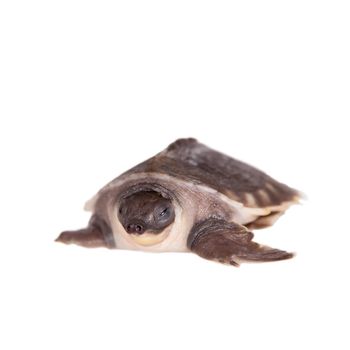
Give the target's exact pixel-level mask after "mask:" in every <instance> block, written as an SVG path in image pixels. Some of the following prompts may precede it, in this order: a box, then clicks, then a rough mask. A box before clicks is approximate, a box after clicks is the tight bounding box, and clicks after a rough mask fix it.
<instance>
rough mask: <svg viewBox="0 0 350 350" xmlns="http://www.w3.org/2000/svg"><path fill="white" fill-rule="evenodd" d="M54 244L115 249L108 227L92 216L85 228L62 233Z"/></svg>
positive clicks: (102, 221)
mask: <svg viewBox="0 0 350 350" xmlns="http://www.w3.org/2000/svg"><path fill="white" fill-rule="evenodd" d="M56 242H61V243H65V244H77V245H81V246H83V247H87V248H97V247H106V248H115V242H114V238H113V234H112V231H111V229H110V227H109V225H108V224H107V223H106V222H105V221H104V220H102V219H100V218H99V217H98V216H96V215H93V216H92V217H91V219H90V222H89V224H88V226H87V227H86V228H83V229H81V230H76V231H64V232H62V233H61V234H60V235H59V236H58V237H57V238H56Z"/></svg>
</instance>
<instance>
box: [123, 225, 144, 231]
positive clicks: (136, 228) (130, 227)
mask: <svg viewBox="0 0 350 350" xmlns="http://www.w3.org/2000/svg"><path fill="white" fill-rule="evenodd" d="M126 231H127V232H128V233H143V231H144V228H143V226H142V225H140V224H128V225H127V226H126Z"/></svg>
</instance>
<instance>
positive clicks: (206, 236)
mask: <svg viewBox="0 0 350 350" xmlns="http://www.w3.org/2000/svg"><path fill="white" fill-rule="evenodd" d="M137 174H140V176H141V177H140V176H137ZM151 174H153V175H151ZM154 174H156V175H157V176H159V177H157V176H156V177H154ZM135 176H136V179H137V180H135ZM161 176H163V177H164V176H166V177H167V180H166V181H165V180H164V179H162V177H161ZM132 177H133V179H134V180H130V179H131V178H132ZM169 179H170V180H169ZM135 181H136V182H135ZM181 181H182V182H181ZM179 183H182V185H181V186H183V188H179V187H180V185H179ZM184 184H186V185H184ZM201 185H202V186H203V187H201ZM191 186H195V187H191ZM167 187H169V188H167ZM171 187H172V188H171ZM200 188H203V191H204V192H203V193H201V196H199V197H198V193H197V194H195V191H194V189H196V191H199V189H200ZM204 188H206V189H212V190H213V192H210V193H211V194H210V195H209V193H207V192H205V191H206V190H204ZM214 190H216V191H217V192H215V191H214ZM201 191H202V190H201ZM184 193H186V196H187V197H188V198H187V197H186V198H187V199H186V201H187V202H186V203H192V200H193V205H190V206H188V204H187V206H185V207H186V208H187V209H186V210H187V211H188V212H190V213H192V212H193V214H191V218H192V220H191V221H190V222H191V224H190V226H189V229H188V231H186V232H185V231H183V232H184V233H185V234H186V236H184V238H186V240H187V248H186V249H189V250H191V251H192V252H194V253H196V254H198V255H199V256H201V257H203V258H205V259H209V260H215V261H219V262H221V263H226V264H231V265H235V266H238V265H239V262H240V261H275V260H283V259H289V258H291V257H292V256H293V254H291V253H288V252H285V251H283V250H278V249H274V248H270V247H267V246H262V245H259V244H258V243H256V242H253V241H252V239H253V237H254V236H253V233H252V232H250V231H249V229H252V228H262V227H267V226H270V225H272V224H273V222H274V220H276V219H277V218H278V217H279V216H280V215H282V214H283V213H284V211H285V210H286V208H288V206H289V205H291V204H292V203H295V202H297V200H298V197H299V193H298V192H297V191H296V190H294V189H292V188H290V187H288V186H286V185H284V184H282V183H280V182H278V181H276V180H274V179H272V178H271V177H270V176H268V175H266V174H265V173H263V172H262V171H260V170H258V169H256V168H254V167H252V166H250V165H248V164H245V163H243V162H240V161H238V160H236V159H233V158H231V157H229V156H226V155H224V154H222V153H220V152H217V151H214V150H212V149H210V148H209V147H207V146H205V145H203V144H200V143H198V142H197V141H196V140H195V139H180V140H177V141H175V142H174V143H172V144H171V145H169V146H168V147H167V148H166V149H165V150H164V151H163V152H161V153H159V154H157V155H156V156H154V157H153V158H150V159H149V160H147V161H145V162H143V163H141V164H139V165H137V166H136V167H134V168H132V169H130V170H129V171H127V172H125V173H124V174H122V175H121V176H119V177H118V178H116V179H115V180H113V181H112V182H111V183H110V184H108V185H107V186H105V187H104V188H103V189H102V190H101V191H100V192H99V194H98V196H97V198H96V201H95V202H94V203H95V204H94V208H93V212H94V214H93V216H92V218H91V220H90V222H89V225H88V227H87V228H85V229H82V230H78V231H66V232H63V233H62V234H61V235H60V236H59V237H58V238H57V241H60V242H64V243H75V244H79V245H82V246H85V247H99V246H104V247H108V248H115V247H116V241H115V236H114V234H115V232H113V230H112V222H111V220H112V221H113V220H114V219H111V217H112V218H114V217H115V215H114V214H113V211H112V214H111V210H112V209H113V208H114V207H117V208H119V209H118V214H117V216H118V220H119V222H120V223H121V225H122V227H124V230H125V232H127V233H125V234H126V236H128V237H129V235H128V234H130V235H138V236H141V235H144V233H147V234H149V233H151V234H152V235H153V236H152V235H151V236H152V237H155V235H158V234H159V235H160V234H162V232H163V231H164V232H165V233H166V229H167V227H168V226H169V227H170V226H171V224H173V223H174V219H175V202H176V203H177V205H179V202H178V198H177V196H178V195H180V196H182V197H183V195H184ZM205 193H207V194H205ZM218 193H220V196H221V197H220V196H219V194H218ZM191 196H192V197H191ZM196 196H197V197H196ZM213 196H214V198H215V197H217V198H216V200H215V201H213V202H211V201H212V200H213ZM225 196H226V197H228V198H230V199H231V200H233V201H235V202H236V203H238V204H239V203H243V205H244V206H245V207H247V208H257V209H251V210H254V212H256V210H260V209H263V208H267V209H263V211H262V213H261V212H260V211H259V213H261V214H257V215H256V216H253V219H249V220H248V221H247V220H246V221H241V222H243V223H246V226H243V225H241V224H239V223H237V222H233V219H232V217H231V214H233V211H234V210H238V209H237V208H236V209H234V208H231V207H230V205H229V204H227V202H225V200H224V198H226V197H225ZM196 198H197V199H196ZM198 198H201V199H200V201H198ZM209 198H211V199H209ZM196 200H197V202H196ZM180 202H181V201H180ZM210 203H212V204H210ZM183 204H184V202H183V203H182V205H183ZM203 204H205V205H203ZM197 207H198V208H199V207H201V209H200V210H199V209H196V208H197ZM203 208H206V209H203ZM208 208H209V209H208ZM227 208H231V209H229V210H228V209H227ZM196 210H197V212H196ZM230 210H232V213H230ZM242 210H243V209H242ZM187 211H186V212H187ZM203 212H205V213H206V214H205V216H203ZM199 213H202V214H201V215H199V216H198V214H199ZM111 215H112V216H111ZM192 215H193V216H192ZM195 218H196V219H195ZM236 218H237V217H236ZM181 220H182V219H181ZM186 220H188V218H187V219H186ZM191 227H192V228H191ZM181 228H183V226H182V221H181ZM114 231H117V232H119V229H117V230H116V229H115V230H114ZM176 232H178V233H177V234H180V233H179V231H176ZM180 232H181V230H180ZM165 233H164V234H165ZM143 237H146V238H147V237H149V236H147V235H144V236H143ZM173 237H175V238H176V237H177V236H176V235H175V236H173ZM147 239H148V238H147ZM162 239H163V238H162ZM164 239H165V238H164ZM176 239H177V238H176ZM154 242H156V241H154ZM123 244H124V243H123ZM152 244H153V243H152ZM154 244H158V243H154ZM181 244H182V243H181ZM184 245H186V243H184ZM181 247H182V246H181ZM181 247H180V248H181ZM152 249H153V248H152ZM181 249H185V247H184V248H181ZM158 251H159V250H158Z"/></svg>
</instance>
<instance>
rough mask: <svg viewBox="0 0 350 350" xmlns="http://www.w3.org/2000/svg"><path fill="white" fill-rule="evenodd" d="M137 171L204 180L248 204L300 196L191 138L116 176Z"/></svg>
mask: <svg viewBox="0 0 350 350" xmlns="http://www.w3.org/2000/svg"><path fill="white" fill-rule="evenodd" d="M136 173H158V174H165V175H170V176H172V177H174V178H176V179H181V180H184V181H188V182H192V183H195V184H203V185H205V186H208V187H210V188H212V189H214V190H216V191H218V192H219V193H222V194H224V195H226V196H227V197H229V198H230V199H232V200H234V201H237V202H240V203H242V204H243V205H244V206H246V207H251V208H267V207H269V208H270V207H279V206H281V205H283V204H284V203H293V202H296V201H298V199H299V198H300V194H299V192H298V191H296V190H294V189H292V188H290V187H288V186H287V185H284V184H282V183H280V182H278V181H276V180H274V179H273V178H271V177H270V176H268V175H267V174H265V173H263V172H262V171H260V170H258V169H256V168H254V167H252V166H250V165H248V164H245V163H243V162H241V161H238V160H236V159H234V158H231V157H229V156H227V155H225V154H223V153H220V152H217V151H215V150H212V149H211V148H209V147H207V146H205V145H203V144H201V143H199V142H197V140H195V139H193V138H189V139H179V140H177V141H175V142H173V143H172V144H171V145H169V146H168V147H167V148H166V149H165V150H164V151H163V152H161V153H159V154H157V155H156V156H154V157H152V158H150V159H148V160H146V161H145V162H143V163H141V164H139V165H137V166H135V167H134V168H132V169H130V170H129V171H127V172H126V173H124V174H122V175H121V176H120V177H118V178H117V179H121V178H124V177H128V176H130V175H131V174H136ZM114 181H115V180H113V181H112V183H113V182H114ZM107 186H108V185H107ZM107 186H106V187H107Z"/></svg>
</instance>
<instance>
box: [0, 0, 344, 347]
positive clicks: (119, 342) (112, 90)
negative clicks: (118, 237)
mask: <svg viewBox="0 0 350 350" xmlns="http://www.w3.org/2000/svg"><path fill="white" fill-rule="evenodd" d="M346 5H347V2H346V1H306V0H303V1H289V2H287V1H256V2H254V1H239V2H238V1H191V0H186V1H131V0H130V1H74V0H69V1H63V0H61V1H15V0H11V1H1V5H0V50H1V54H0V93H1V94H0V118H1V119H0V120H1V121H0V152H1V158H0V159H1V173H0V174H1V175H0V176H1V185H0V186H1V192H0V194H1V199H0V205H1V208H0V209H1V229H0V260H1V261H0V271H1V275H0V279H1V280H0V281H1V287H0V322H1V325H0V329H1V335H0V348H1V349H4V350H5V349H6V350H8V349H138V348H144V349H163V348H165V349H179V348H186V349H187V348H188V349H189V348H192V349H201V348H215V349H224V348H225V349H240V350H242V349H265V348H266V349H267V348H268V349H282V348H283V349H300V348H304V347H305V348H306V347H312V348H320V347H321V346H322V348H328V349H330V348H332V349H349V347H350V341H349V334H348V333H349V324H350V320H349V313H350V308H349V293H350V290H349V287H348V280H349V268H350V264H349V258H348V257H349V236H350V232H349V222H348V218H349V210H350V206H349V175H350V174H349V169H348V164H349V149H350V147H349V146H350V143H349V131H350V130H349V127H348V126H347V125H346V121H347V119H348V118H349V112H350V108H349V96H350V86H349V81H350V70H349V66H350V64H349V62H350V54H349V39H350V38H349V36H350V35H349V33H350V25H349V18H350V12H349V9H348V7H346ZM187 136H192V137H196V138H198V139H199V140H200V141H202V142H203V143H206V144H208V145H209V146H211V147H213V148H216V149H218V150H220V151H223V152H225V153H228V154H230V155H232V156H234V157H237V158H239V159H242V160H244V161H246V162H249V163H251V164H253V165H255V166H258V167H260V168H261V169H263V170H264V171H266V172H268V173H269V174H271V175H272V176H274V177H275V178H277V179H278V180H280V181H283V182H285V183H287V184H289V185H290V186H293V187H296V188H298V189H300V190H302V191H303V192H305V193H306V194H307V196H308V200H307V201H306V202H305V203H304V204H303V205H301V206H296V207H293V208H292V209H290V210H289V211H288V213H287V214H286V215H285V216H284V217H283V218H281V219H280V221H279V222H278V223H277V224H276V225H275V226H274V227H272V228H270V229H267V230H263V231H259V232H257V234H256V240H257V241H259V242H261V243H266V244H270V245H272V246H274V247H278V248H281V249H286V250H290V251H295V252H297V253H298V255H297V257H296V258H295V259H293V260H289V261H285V262H279V263H268V264H246V265H242V266H241V267H240V268H239V269H236V268H233V267H227V266H223V265H220V264H216V263H212V262H209V261H206V260H203V259H200V258H199V257H197V256H195V255H193V254H181V253H173V254H172V253H168V254H149V253H142V252H128V251H109V250H105V249H95V250H89V249H84V248H80V247H74V246H65V245H62V244H58V243H54V239H55V238H56V236H57V235H58V234H59V233H60V231H62V230H65V229H75V228H80V227H83V226H84V225H85V224H86V223H87V221H88V219H89V214H88V213H85V212H83V210H82V206H83V204H84V202H85V200H87V199H89V197H91V196H92V195H93V194H94V193H95V192H96V191H97V190H98V189H99V188H100V187H101V186H103V185H104V184H105V183H106V182H107V181H109V180H111V179H113V178H114V177H115V176H117V175H118V174H120V173H121V172H123V171H125V170H127V169H128V168H129V167H131V166H133V165H135V164H136V163H138V162H140V161H143V160H144V159H146V158H147V157H150V156H152V155H153V154H154V153H156V152H158V151H160V150H161V149H163V148H164V147H166V146H167V145H168V144H169V143H170V142H172V141H173V140H175V139H176V138H178V137H187Z"/></svg>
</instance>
